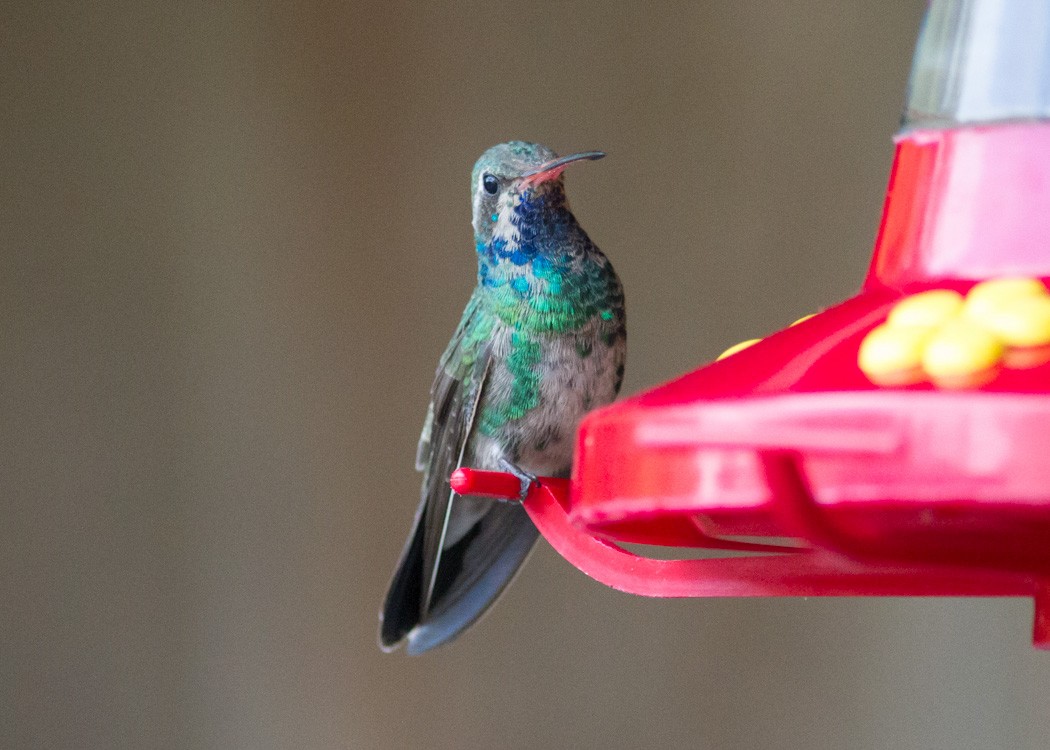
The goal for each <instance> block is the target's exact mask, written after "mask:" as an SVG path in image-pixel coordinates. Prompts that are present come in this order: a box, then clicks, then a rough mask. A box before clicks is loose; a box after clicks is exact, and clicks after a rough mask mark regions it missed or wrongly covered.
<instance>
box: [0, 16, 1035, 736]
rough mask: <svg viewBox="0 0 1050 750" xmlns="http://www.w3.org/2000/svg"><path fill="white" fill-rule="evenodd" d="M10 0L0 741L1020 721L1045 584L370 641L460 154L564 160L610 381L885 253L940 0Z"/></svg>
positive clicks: (684, 360)
mask: <svg viewBox="0 0 1050 750" xmlns="http://www.w3.org/2000/svg"><path fill="white" fill-rule="evenodd" d="M213 5H214V6H215V7H212V8H210V9H209V7H207V5H203V4H202V5H198V4H180V3H171V2H155V1H153V0H148V1H146V2H141V1H140V2H126V3H118V2H106V1H105V0H102V1H101V2H93V3H39V4H37V3H27V2H13V3H7V4H6V5H5V7H4V9H3V10H2V11H0V92H2V106H0V122H2V126H0V127H2V129H0V137H2V141H0V154H2V168H3V177H2V179H0V189H2V191H3V194H2V197H0V247H2V253H0V313H2V316H3V318H2V320H3V323H2V326H0V331H2V342H0V343H2V346H0V356H2V371H3V375H2V377H0V404H2V412H0V414H2V416H3V420H2V427H0V436H2V443H3V450H2V453H0V477H2V491H3V500H2V502H3V506H2V508H3V509H2V519H0V524H2V525H0V560H2V565H0V572H2V579H0V594H2V604H0V680H2V682H0V689H2V695H0V746H2V747H4V748H38V747H39V748H113V747H129V748H293V747H294V748H341V747H353V748H401V747H421V748H422V747H426V748H463V747H471V748H474V747H476V748H487V747H506V748H542V747H555V748H561V747H603V748H619V747H623V748H629V747H656V746H661V747H702V748H758V747H800V748H801V747H804V748H970V747H973V748H991V747H996V748H998V747H1004V748H1037V747H1045V744H1046V737H1047V735H1048V733H1050V713H1048V712H1047V711H1046V695H1047V693H1048V692H1050V663H1048V662H1047V657H1045V656H1042V655H1040V654H1038V653H1037V652H1034V651H1033V650H1032V649H1031V647H1030V645H1029V640H1028V639H1029V629H1030V622H1029V618H1030V604H1029V603H1027V602H1025V601H1016V600H1007V601H990V600H975V601H958V600H950V601H906V600H895V599H890V600H863V601H862V600H812V599H811V600H741V601H731V600H709V601H700V600H692V601H659V600H645V599H641V598H632V597H629V596H626V595H622V594H619V593H616V592H614V591H612V590H609V589H606V588H604V587H602V586H601V585H599V584H597V583H594V582H592V581H591V580H589V579H587V578H586V577H585V576H583V574H581V573H579V572H577V571H576V570H575V569H573V568H571V567H570V566H569V565H568V564H567V563H565V562H564V561H562V560H561V559H560V558H559V557H557V556H556V555H555V554H554V553H553V552H552V551H551V550H550V549H549V547H546V546H545V545H541V548H540V549H539V550H538V551H537V553H536V554H535V555H534V557H533V558H532V560H531V562H530V564H529V565H528V566H527V567H526V569H525V571H524V573H523V575H521V576H520V577H519V579H518V580H517V582H516V584H515V585H514V587H513V588H512V590H511V591H510V592H509V594H508V595H507V596H506V597H505V598H504V600H503V601H502V602H501V603H500V605H499V606H498V607H497V608H496V610H495V611H494V612H493V613H492V614H491V616H490V617H488V618H487V619H486V620H485V621H484V622H483V623H482V624H481V625H480V626H479V627H477V628H476V629H475V630H474V631H472V632H471V633H470V634H469V635H468V636H467V637H465V638H463V639H462V640H461V641H460V642H458V643H457V644H455V645H454V646H453V647H451V648H448V649H444V650H442V651H439V652H437V653H434V654H431V655H428V656H426V657H423V658H419V659H408V658H406V657H403V656H400V655H398V656H385V655H382V654H380V652H379V651H378V649H377V648H376V646H375V631H376V612H377V608H378V605H379V602H380V598H381V596H382V594H383V591H384V589H385V586H386V583H387V576H388V575H389V573H390V570H391V568H392V565H393V563H394V560H395V558H396V556H397V554H398V552H399V550H400V548H401V544H402V541H403V538H404V535H405V533H406V531H407V528H408V524H409V521H410V518H411V516H412V513H413V510H414V507H415V504H416V498H417V487H418V477H417V475H416V474H415V473H414V471H413V470H412V459H413V455H414V450H415V442H416V437H417V434H418V429H419V425H420V422H421V419H422V416H423V412H424V409H425V404H426V394H427V389H428V387H429V384H430V379H431V375H432V372H433V367H434V363H435V362H436V359H437V357H438V355H439V354H440V352H441V350H442V348H443V347H444V344H445V342H446V341H447V339H448V336H449V335H450V333H451V331H452V329H453V327H454V326H455V323H456V321H457V320H458V317H459V314H460V311H461V309H462V305H463V303H464V302H465V301H466V298H467V295H468V293H469V290H470V288H471V286H472V284H473V276H474V272H475V270H474V260H473V257H472V246H471V235H470V226H469V184H468V183H469V180H468V177H469V171H470V168H471V166H472V164H473V162H474V160H475V159H476V157H477V156H478V155H479V154H480V153H481V151H482V150H484V149H485V148H486V147H488V146H490V145H492V144H493V143H496V142H499V141H502V140H506V139H509V138H525V139H530V140H539V141H542V142H545V143H548V144H549V145H551V146H552V147H554V148H555V149H557V150H560V151H562V152H568V151H570V150H573V149H590V148H602V149H605V150H607V151H608V152H609V158H608V159H606V160H604V161H603V162H601V163H598V164H593V165H586V166H583V167H580V168H578V169H576V170H573V171H572V173H571V174H570V175H569V179H568V182H569V191H570V196H571V198H572V200H573V205H574V208H575V210H576V214H577V216H578V217H579V218H580V220H581V222H582V223H583V224H584V226H586V227H587V229H588V231H589V232H590V234H591V236H592V237H593V238H594V239H595V240H596V242H597V243H598V244H599V245H600V246H601V247H602V248H603V249H604V250H605V251H606V252H607V253H608V254H609V255H610V256H611V257H612V258H613V260H614V262H615V264H616V267H617V268H618V270H619V271H620V274H621V276H622V277H623V280H624V283H625V285H626V289H627V294H628V308H629V316H628V318H629V330H630V336H629V358H628V377H627V383H626V386H625V388H626V391H627V392H634V391H636V390H639V389H641V388H645V387H648V386H650V385H653V384H656V383H658V382H660V381H662V380H665V379H667V378H669V377H671V376H673V375H675V374H677V373H679V372H682V371H684V370H687V369H691V368H693V367H694V366H696V365H697V364H698V363H700V362H703V361H705V360H708V359H710V358H711V357H713V356H714V355H716V354H717V353H718V352H720V351H721V350H722V349H723V348H724V347H726V346H728V345H729V344H731V343H734V342H736V341H738V340H740V339H743V338H749V337H751V336H757V335H762V334H765V333H767V332H769V331H771V330H773V329H775V328H778V327H781V326H783V325H785V324H787V323H789V322H790V321H792V320H794V319H795V318H797V317H799V316H800V315H802V314H804V313H807V312H811V311H813V310H815V309H817V308H819V307H821V306H824V305H828V304H831V303H833V302H835V301H837V300H839V299H841V298H843V297H845V296H847V295H849V294H851V293H852V292H853V290H855V289H856V288H857V287H858V285H859V284H860V281H861V278H862V276H863V273H864V270H865V268H866V264H867V260H868V257H869V253H870V247H871V244H872V239H873V237H874V232H875V229H876V226H877V221H878V214H879V209H880V206H881V200H882V195H883V190H884V187H885V179H886V175H887V171H888V168H889V165H890V159H891V154H892V146H891V141H890V135H891V134H892V132H893V131H894V129H895V128H896V126H897V122H898V113H899V111H900V109H901V104H902V97H903V92H904V86H905V82H906V78H907V71H908V65H909V60H910V54H911V49H912V45H913V43H914V39H915V36H916V33H917V30H918V24H919V20H920V15H921V11H922V7H921V6H922V3H919V2H916V1H915V0H896V1H894V2H888V1H887V2H878V3H865V2H850V3H843V2H839V1H837V0H821V1H817V0H812V1H811V2H802V0H796V1H793V2H778V3H769V2H757V1H751V2H734V1H732V0H722V1H720V2H702V3H701V2H679V3H670V2H668V3H662V2H655V3H610V2H586V3H562V2H549V3H546V2H533V3H493V2H477V3H457V4H449V5H444V6H441V5H438V4H427V3H407V2H384V3H380V2H350V3H325V2H310V1H308V2H300V3H294V4H290V3H272V4H265V3H260V4H257V5H246V4H240V3H233V4H213Z"/></svg>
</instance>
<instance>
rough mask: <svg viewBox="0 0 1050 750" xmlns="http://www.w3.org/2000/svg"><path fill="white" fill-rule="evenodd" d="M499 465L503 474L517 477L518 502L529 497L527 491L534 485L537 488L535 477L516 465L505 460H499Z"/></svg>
mask: <svg viewBox="0 0 1050 750" xmlns="http://www.w3.org/2000/svg"><path fill="white" fill-rule="evenodd" d="M499 465H500V468H502V469H503V470H504V471H505V472H507V473H508V474H513V475H514V476H515V477H517V479H518V481H519V482H521V490H520V491H519V492H518V502H519V503H523V502H525V498H527V497H528V496H529V490H531V489H532V486H533V485H534V484H535V485H537V486H538V484H539V483H538V481H537V480H536V475H535V474H530V473H529V472H527V471H525V470H524V469H522V468H521V467H520V466H518V465H517V464H514V463H512V462H510V461H508V460H507V459H505V458H501V459H500V460H499Z"/></svg>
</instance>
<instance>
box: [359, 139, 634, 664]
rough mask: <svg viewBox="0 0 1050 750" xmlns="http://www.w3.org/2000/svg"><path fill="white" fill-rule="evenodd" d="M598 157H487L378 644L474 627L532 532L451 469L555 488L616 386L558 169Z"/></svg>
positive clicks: (513, 508)
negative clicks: (549, 480)
mask: <svg viewBox="0 0 1050 750" xmlns="http://www.w3.org/2000/svg"><path fill="white" fill-rule="evenodd" d="M602 156H604V154H603V153H601V152H598V151H588V152H586V153H580V154H574V155H573V156H565V157H562V158H558V156H557V154H555V153H554V152H553V151H551V150H550V149H549V148H547V147H546V146H541V145H539V144H536V143H525V142H522V141H511V142H509V143H503V144H500V145H498V146H493V147H492V148H490V149H489V150H488V151H486V152H485V153H484V154H482V155H481V158H480V159H478V161H477V164H475V165H474V171H473V174H472V175H471V191H472V194H473V207H474V217H473V224H474V246H475V249H476V250H477V255H478V284H477V287H475V289H474V293H473V294H472V295H471V298H470V301H469V302H468V303H467V308H466V310H465V311H464V313H463V319H462V320H461V321H460V323H459V327H458V328H457V329H456V332H455V334H453V336H452V341H450V342H449V345H448V347H447V348H446V349H445V353H444V355H442V357H441V361H440V363H439V364H438V367H437V374H436V376H435V378H434V385H433V386H432V388H431V391H430V396H431V401H430V407H429V409H428V411H427V417H426V422H425V423H424V425H423V434H422V435H421V436H420V439H419V447H418V450H417V455H416V468H417V469H418V470H419V471H422V472H423V489H422V500H421V502H420V504H419V509H418V510H417V511H416V517H415V521H414V523H413V526H412V531H411V533H410V534H409V537H408V542H407V543H406V545H405V549H404V551H403V552H402V553H401V559H400V560H399V562H398V564H397V569H396V571H395V572H394V577H393V580H392V581H391V583H390V589H389V590H388V592H387V595H386V601H385V603H384V604H383V611H382V613H381V614H380V634H379V641H380V646H381V647H382V648H383V649H384V650H387V651H389V650H393V649H394V648H396V647H397V646H399V645H400V644H401V643H402V642H404V641H406V640H407V642H408V646H407V650H408V653H410V654H419V653H423V652H424V651H427V650H429V649H431V648H434V647H435V646H439V645H441V644H442V643H445V642H447V641H449V640H451V639H453V638H455V637H456V636H457V635H458V634H459V633H460V632H462V631H463V630H464V629H466V628H467V627H468V626H470V625H471V624H472V623H474V622H475V621H476V620H477V619H478V618H479V617H480V616H481V615H482V614H483V613H484V612H485V611H486V610H487V609H488V608H489V606H491V604H492V603H493V602H494V601H495V599H496V598H497V597H498V596H499V594H500V592H502V591H503V589H504V588H505V587H506V586H507V584H508V583H509V582H510V580H511V578H513V576H514V574H515V572H516V571H517V570H518V568H519V567H520V566H521V564H522V563H523V562H524V561H525V558H526V557H527V556H528V554H529V551H530V550H531V549H532V546H533V543H534V542H535V541H536V536H537V531H536V527H535V526H534V525H533V524H532V521H531V520H530V519H529V516H528V514H527V513H526V512H525V509H524V508H523V507H522V505H521V503H520V502H517V501H513V502H505V501H497V500H489V499H484V498H477V497H463V496H459V495H457V494H456V493H454V492H453V491H452V489H451V488H450V487H449V476H450V475H451V474H452V472H453V471H455V469H457V468H458V467H460V466H468V467H471V468H476V469H490V470H501V471H509V472H511V473H513V474H514V475H515V476H517V477H518V479H519V480H520V481H521V495H520V498H521V499H524V498H525V495H526V494H527V493H528V489H529V486H530V484H531V483H532V481H534V480H535V478H536V476H543V475H546V476H568V474H569V471H570V469H571V466H572V451H573V445H574V441H575V433H576V427H577V425H578V424H579V422H580V419H581V418H582V417H583V415H584V414H585V413H586V412H587V411H589V410H590V409H593V408H595V407H597V406H602V405H604V404H607V403H609V402H611V401H612V400H613V399H614V398H615V397H616V393H617V392H618V391H619V389H620V384H621V382H622V381H623V368H624V354H625V343H626V332H625V327H624V321H625V316H624V299H623V287H622V286H621V285H620V280H619V279H618V278H617V276H616V273H615V272H614V271H613V268H612V265H610V263H609V261H608V259H607V258H606V257H605V255H603V254H602V253H601V251H600V250H598V248H597V247H595V246H594V243H593V242H591V240H590V238H589V237H588V236H587V234H586V233H585V232H584V231H583V229H582V228H581V227H580V225H579V224H578V223H577V222H576V218H575V217H574V216H573V215H572V212H571V211H570V210H569V206H568V203H567V202H566V199H565V186H564V180H563V178H562V172H563V171H564V170H565V168H566V167H567V166H569V165H570V164H572V163H573V162H576V161H579V160H581V159H600V158H601V157H602Z"/></svg>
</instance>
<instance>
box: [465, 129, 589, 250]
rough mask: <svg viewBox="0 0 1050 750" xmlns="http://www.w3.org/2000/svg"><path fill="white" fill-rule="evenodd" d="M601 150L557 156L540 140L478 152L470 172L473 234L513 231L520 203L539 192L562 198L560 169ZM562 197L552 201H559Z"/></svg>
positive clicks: (485, 236) (480, 238) (483, 235)
mask: <svg viewBox="0 0 1050 750" xmlns="http://www.w3.org/2000/svg"><path fill="white" fill-rule="evenodd" d="M603 156H605V154H604V153H602V152H601V151H586V152H583V153H579V154H573V155H572V156H563V157H560V158H559V157H558V155H557V154H556V153H554V152H553V151H551V150H550V149H549V148H547V147H546V146H543V145H541V144H539V143H526V142H525V141H509V142H507V143H501V144H499V145H498V146H493V147H492V148H490V149H489V150H488V151H486V152H485V153H483V154H482V155H481V158H480V159H478V161H477V163H476V164H475V165H474V171H473V173H472V174H471V191H472V192H473V195H474V201H473V206H474V217H473V224H474V236H475V239H476V240H478V241H480V242H488V241H489V240H491V239H492V237H493V236H494V235H496V234H499V233H500V232H501V231H502V232H503V233H509V232H512V231H514V229H513V226H514V214H515V211H516V209H518V207H519V206H521V205H522V204H523V203H526V202H531V201H533V200H534V199H535V198H537V197H539V196H541V195H551V196H552V197H554V198H563V197H564V190H565V183H564V181H563V180H562V176H561V174H562V172H564V171H565V168H566V167H568V166H569V165H570V164H572V163H573V162H575V161H579V160H581V159H600V158H602V157H603ZM562 204H563V201H558V200H555V201H551V205H562Z"/></svg>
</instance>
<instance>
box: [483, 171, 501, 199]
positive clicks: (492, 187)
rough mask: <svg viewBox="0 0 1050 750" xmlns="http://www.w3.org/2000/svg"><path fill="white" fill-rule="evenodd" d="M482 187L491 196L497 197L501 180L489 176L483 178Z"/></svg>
mask: <svg viewBox="0 0 1050 750" xmlns="http://www.w3.org/2000/svg"><path fill="white" fill-rule="evenodd" d="M481 187H483V188H485V192H486V193H488V194H489V195H495V194H496V193H497V192H498V191H499V180H497V179H496V176H495V175H491V174H487V175H485V176H484V177H482V178H481Z"/></svg>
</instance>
